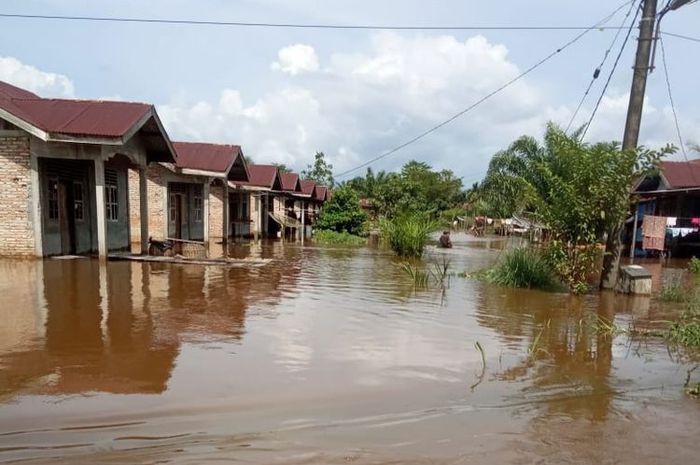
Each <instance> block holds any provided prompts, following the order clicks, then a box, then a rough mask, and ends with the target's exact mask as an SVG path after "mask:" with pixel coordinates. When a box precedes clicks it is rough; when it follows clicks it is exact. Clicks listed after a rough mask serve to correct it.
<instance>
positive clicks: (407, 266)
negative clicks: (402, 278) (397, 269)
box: [401, 258, 450, 288]
mask: <svg viewBox="0 0 700 465" xmlns="http://www.w3.org/2000/svg"><path fill="white" fill-rule="evenodd" d="M401 269H402V270H403V272H404V273H406V275H407V276H408V277H409V278H410V279H411V281H412V282H413V286H414V287H429V286H430V285H431V284H435V285H436V286H437V287H442V288H445V287H446V284H447V282H448V281H449V277H450V273H449V270H450V261H449V260H447V259H445V258H443V260H442V262H434V263H432V268H431V269H429V270H423V269H421V268H419V267H418V266H416V265H414V264H412V263H410V262H404V263H402V264H401ZM431 278H432V279H431Z"/></svg>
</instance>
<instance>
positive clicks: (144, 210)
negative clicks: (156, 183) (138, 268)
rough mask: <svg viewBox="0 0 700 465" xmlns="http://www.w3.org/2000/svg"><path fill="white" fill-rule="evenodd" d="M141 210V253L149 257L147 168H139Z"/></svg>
mask: <svg viewBox="0 0 700 465" xmlns="http://www.w3.org/2000/svg"><path fill="white" fill-rule="evenodd" d="M139 208H140V210H141V214H140V215H139V216H140V219H141V253H142V254H143V255H148V237H149V233H148V184H147V177H146V168H145V167H139Z"/></svg>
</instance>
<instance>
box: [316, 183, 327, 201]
mask: <svg viewBox="0 0 700 465" xmlns="http://www.w3.org/2000/svg"><path fill="white" fill-rule="evenodd" d="M327 198H328V188H327V187H325V186H316V197H314V199H316V200H319V201H321V202H325V201H326V199H327Z"/></svg>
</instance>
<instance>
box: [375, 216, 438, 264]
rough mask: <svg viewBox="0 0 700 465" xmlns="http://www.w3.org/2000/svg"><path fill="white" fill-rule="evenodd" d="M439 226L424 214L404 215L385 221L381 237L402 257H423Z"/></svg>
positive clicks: (382, 225)
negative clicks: (431, 237) (429, 240)
mask: <svg viewBox="0 0 700 465" xmlns="http://www.w3.org/2000/svg"><path fill="white" fill-rule="evenodd" d="M437 227H438V224H437V223H436V222H435V221H433V220H431V219H429V218H427V217H426V216H425V215H423V214H403V215H399V216H396V217H394V218H391V219H386V220H383V221H382V222H381V224H380V229H381V235H382V238H383V240H384V241H386V242H387V243H388V244H389V247H391V250H393V251H394V252H396V254H397V255H399V256H400V257H421V256H422V255H423V249H425V245H426V244H427V243H428V239H429V238H430V234H431V233H432V232H433V231H435V230H436V229H437Z"/></svg>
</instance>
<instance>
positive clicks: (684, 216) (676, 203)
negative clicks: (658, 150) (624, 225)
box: [627, 159, 700, 257]
mask: <svg viewBox="0 0 700 465" xmlns="http://www.w3.org/2000/svg"><path fill="white" fill-rule="evenodd" d="M633 194H634V196H635V197H636V199H637V206H636V209H635V216H636V220H634V219H633V218H630V221H628V230H627V243H628V244H629V243H630V241H631V240H632V237H633V236H632V230H633V229H634V224H636V231H635V234H634V242H635V247H634V250H636V251H637V252H636V254H637V255H641V254H642V253H643V251H642V243H643V238H642V229H643V225H644V217H645V216H647V215H652V216H657V217H659V216H660V217H665V218H666V220H667V221H666V239H667V240H666V241H665V249H666V250H667V251H668V252H670V254H671V255H672V256H675V257H683V256H686V257H687V256H700V159H694V160H687V161H662V162H661V163H659V169H658V172H657V173H655V174H652V175H649V176H646V177H644V178H642V179H640V180H639V182H638V183H637V185H636V186H635V188H634V191H633Z"/></svg>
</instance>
